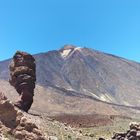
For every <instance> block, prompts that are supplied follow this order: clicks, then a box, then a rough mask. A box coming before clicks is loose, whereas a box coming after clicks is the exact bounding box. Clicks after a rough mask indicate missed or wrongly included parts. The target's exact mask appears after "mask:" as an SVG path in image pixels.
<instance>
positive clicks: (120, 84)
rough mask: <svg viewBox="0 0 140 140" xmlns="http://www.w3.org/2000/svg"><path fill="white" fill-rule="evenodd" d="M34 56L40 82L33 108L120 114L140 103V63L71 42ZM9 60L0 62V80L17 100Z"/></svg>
mask: <svg viewBox="0 0 140 140" xmlns="http://www.w3.org/2000/svg"><path fill="white" fill-rule="evenodd" d="M35 59H36V64H37V85H38V86H37V87H36V93H35V102H34V105H33V107H32V109H33V110H34V111H37V112H43V113H46V114H50V115H54V114H61V113H72V114H75V113H76V114H77V113H78V114H85V113H88V114H92V113H97V114H99V113H100V114H110V115H111V114H115V115H117V114H120V110H124V108H125V106H134V107H135V106H137V107H139V102H140V76H139V75H140V64H139V63H136V62H133V61H129V60H126V59H124V58H120V57H117V56H114V55H110V54H106V53H103V52H99V51H96V50H92V49H88V48H80V47H75V46H70V45H67V46H64V47H63V48H62V49H60V50H54V51H49V52H47V53H41V54H36V55H35ZM10 61H11V60H10V59H9V60H6V61H2V62H0V66H1V67H0V79H1V81H0V83H1V90H2V91H5V94H6V96H7V97H8V98H10V99H11V100H13V101H14V100H15V98H17V96H18V95H16V92H15V90H14V89H13V88H12V87H11V86H10V85H9V83H8V82H7V81H8V77H9V70H8V65H9V63H10ZM116 105H117V106H116ZM118 105H124V106H122V107H118ZM116 108H119V109H116ZM138 109H139V108H138ZM125 110H129V108H125ZM121 112H123V111H121ZM132 112H134V110H133V109H132Z"/></svg>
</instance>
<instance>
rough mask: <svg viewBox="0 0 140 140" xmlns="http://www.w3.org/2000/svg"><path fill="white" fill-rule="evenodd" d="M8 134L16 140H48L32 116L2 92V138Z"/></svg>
mask: <svg viewBox="0 0 140 140" xmlns="http://www.w3.org/2000/svg"><path fill="white" fill-rule="evenodd" d="M6 135H9V136H11V137H13V138H15V139H16V140H47V137H46V136H45V135H43V132H42V131H41V130H40V129H39V128H38V126H37V125H36V124H35V123H33V121H32V118H30V117H29V116H28V115H27V114H26V113H23V112H22V111H20V110H19V109H18V108H16V107H15V106H14V105H13V104H12V103H11V102H10V101H9V100H7V98H6V97H5V96H4V95H3V94H2V93H0V139H1V138H2V140H4V137H6ZM9 140H10V139H9Z"/></svg>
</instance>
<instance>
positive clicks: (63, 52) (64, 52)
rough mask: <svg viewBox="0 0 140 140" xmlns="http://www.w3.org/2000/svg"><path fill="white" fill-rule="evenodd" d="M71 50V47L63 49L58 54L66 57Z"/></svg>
mask: <svg viewBox="0 0 140 140" xmlns="http://www.w3.org/2000/svg"><path fill="white" fill-rule="evenodd" d="M70 52H71V49H68V50H63V51H62V52H61V53H60V54H61V56H62V57H64V58H65V57H67V56H68V55H69V54H70Z"/></svg>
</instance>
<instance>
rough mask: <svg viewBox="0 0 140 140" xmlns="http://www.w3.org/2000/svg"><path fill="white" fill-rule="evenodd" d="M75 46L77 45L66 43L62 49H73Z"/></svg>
mask: <svg viewBox="0 0 140 140" xmlns="http://www.w3.org/2000/svg"><path fill="white" fill-rule="evenodd" d="M75 48H76V46H74V45H64V46H63V47H62V49H61V50H69V49H71V50H73V49H75Z"/></svg>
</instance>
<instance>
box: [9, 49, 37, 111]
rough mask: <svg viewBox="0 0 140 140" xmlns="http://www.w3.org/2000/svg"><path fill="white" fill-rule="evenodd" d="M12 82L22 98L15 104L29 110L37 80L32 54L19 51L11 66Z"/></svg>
mask: <svg viewBox="0 0 140 140" xmlns="http://www.w3.org/2000/svg"><path fill="white" fill-rule="evenodd" d="M9 69H10V76H11V79H10V80H9V82H10V84H11V85H12V86H14V87H15V89H16V90H17V92H18V93H19V95H20V97H21V98H20V100H19V101H18V102H17V103H15V105H16V106H17V107H18V108H20V109H22V110H24V111H26V112H28V110H29V109H30V107H31V105H32V103H33V96H34V88H35V81H36V65H35V59H34V58H33V56H32V55H30V54H28V53H26V52H20V51H17V52H16V53H15V55H14V57H13V61H12V62H11V64H10V66H9Z"/></svg>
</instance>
